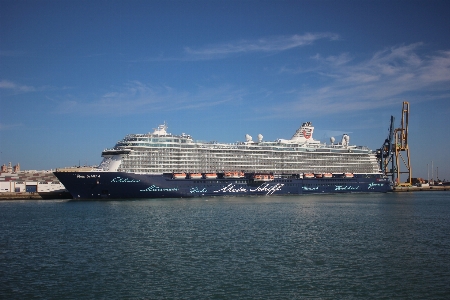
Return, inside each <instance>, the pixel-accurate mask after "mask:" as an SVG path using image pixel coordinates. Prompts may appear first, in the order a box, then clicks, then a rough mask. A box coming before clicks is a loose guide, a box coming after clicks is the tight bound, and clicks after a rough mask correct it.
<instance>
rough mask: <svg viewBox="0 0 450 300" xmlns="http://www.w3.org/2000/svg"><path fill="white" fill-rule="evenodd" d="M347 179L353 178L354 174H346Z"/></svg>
mask: <svg viewBox="0 0 450 300" xmlns="http://www.w3.org/2000/svg"><path fill="white" fill-rule="evenodd" d="M344 177H345V178H353V173H344Z"/></svg>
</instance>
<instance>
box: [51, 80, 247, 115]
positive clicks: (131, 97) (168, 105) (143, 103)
mask: <svg viewBox="0 0 450 300" xmlns="http://www.w3.org/2000/svg"><path fill="white" fill-rule="evenodd" d="M243 94H244V92H243V91H242V90H232V89H231V87H230V86H221V87H218V88H205V87H199V88H198V89H197V91H195V92H186V91H178V90H177V89H175V88H172V87H169V86H149V85H146V84H144V83H142V82H139V81H130V82H128V83H127V84H125V85H124V86H122V87H117V88H114V89H113V91H110V92H107V93H105V94H103V95H101V96H99V97H97V98H94V99H92V100H91V101H86V100H80V99H79V98H76V97H73V96H68V97H66V99H65V100H63V101H60V102H59V105H58V107H57V110H56V111H57V112H58V113H82V114H98V115H107V114H108V115H130V114H139V113H148V112H163V111H174V110H186V109H203V108H208V107H214V106H219V105H222V104H224V103H228V102H233V101H237V100H240V99H241V98H242V97H243Z"/></svg>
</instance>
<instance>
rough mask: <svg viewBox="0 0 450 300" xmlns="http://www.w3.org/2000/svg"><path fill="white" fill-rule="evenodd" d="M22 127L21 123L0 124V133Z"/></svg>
mask: <svg viewBox="0 0 450 300" xmlns="http://www.w3.org/2000/svg"><path fill="white" fill-rule="evenodd" d="M21 126H23V124H22V123H15V124H2V123H0V131H4V130H9V129H13V128H17V127H21Z"/></svg>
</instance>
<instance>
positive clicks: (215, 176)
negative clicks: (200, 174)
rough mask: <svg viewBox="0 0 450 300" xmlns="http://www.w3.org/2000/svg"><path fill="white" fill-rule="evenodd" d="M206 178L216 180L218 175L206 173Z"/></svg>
mask: <svg viewBox="0 0 450 300" xmlns="http://www.w3.org/2000/svg"><path fill="white" fill-rule="evenodd" d="M205 178H206V179H216V178H217V174H216V173H205Z"/></svg>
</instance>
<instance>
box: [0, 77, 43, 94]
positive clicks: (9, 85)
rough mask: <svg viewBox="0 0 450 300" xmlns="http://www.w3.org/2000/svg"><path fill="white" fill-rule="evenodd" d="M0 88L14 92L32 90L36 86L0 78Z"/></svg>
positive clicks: (34, 89)
mask: <svg viewBox="0 0 450 300" xmlns="http://www.w3.org/2000/svg"><path fill="white" fill-rule="evenodd" d="M0 89H5V90H12V91H14V92H24V93H26V92H34V91H36V88H35V87H33V86H28V85H21V84H18V83H15V82H12V81H9V80H1V81H0Z"/></svg>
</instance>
